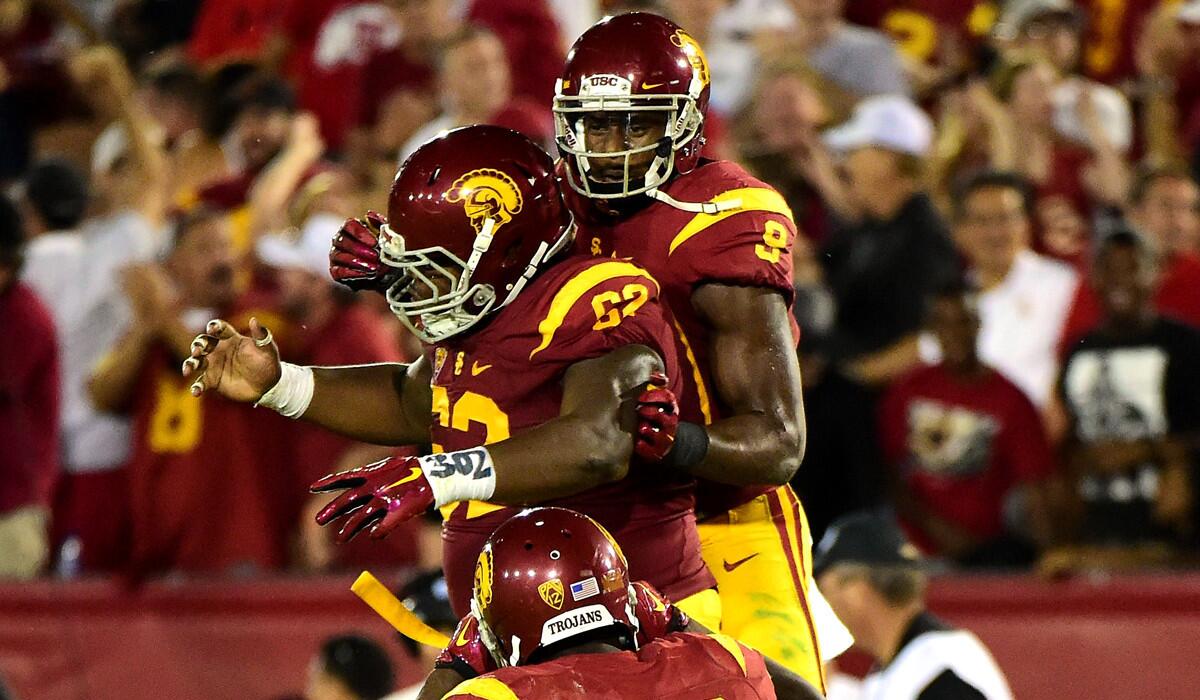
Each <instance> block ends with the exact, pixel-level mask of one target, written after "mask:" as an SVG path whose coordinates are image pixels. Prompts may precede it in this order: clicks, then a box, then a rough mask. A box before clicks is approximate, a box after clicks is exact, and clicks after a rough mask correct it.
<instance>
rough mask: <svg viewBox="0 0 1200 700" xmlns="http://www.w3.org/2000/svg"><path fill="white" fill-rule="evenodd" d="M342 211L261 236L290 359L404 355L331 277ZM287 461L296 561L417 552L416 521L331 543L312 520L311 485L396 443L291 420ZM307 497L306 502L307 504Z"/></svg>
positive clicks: (363, 360)
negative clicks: (390, 531) (367, 440)
mask: <svg viewBox="0 0 1200 700" xmlns="http://www.w3.org/2000/svg"><path fill="white" fill-rule="evenodd" d="M341 223H342V218H341V217H340V216H334V215H332V214H328V213H323V212H317V213H315V214H313V215H312V216H310V217H309V218H308V220H307V221H306V222H305V224H304V226H303V228H302V230H301V232H300V235H299V237H296V236H288V235H286V234H277V235H271V236H266V237H264V238H262V239H261V240H260V241H259V242H258V245H257V252H258V256H259V258H260V259H261V260H262V261H263V262H265V263H266V264H267V265H269V266H271V269H272V272H273V275H274V279H275V286H276V288H277V289H278V292H279V310H280V312H281V313H282V315H283V318H284V323H285V324H286V325H287V327H289V328H292V329H295V330H294V331H293V332H292V334H291V335H290V336H289V338H288V343H287V349H286V354H285V356H284V358H283V359H285V360H286V361H288V362H294V363H302V364H305V365H318V366H335V365H354V364H368V363H372V362H401V361H402V360H403V358H402V357H401V356H400V352H399V348H398V347H397V345H396V343H395V341H394V336H393V335H392V334H391V332H390V329H389V327H388V326H386V325H384V324H383V323H381V322H380V319H379V317H378V316H377V315H376V314H374V313H372V312H371V311H370V310H369V309H368V308H367V307H366V306H364V305H362V304H359V303H355V302H354V300H353V298H352V297H350V296H349V295H348V294H346V291H345V290H343V289H341V288H339V287H335V285H334V283H333V281H332V280H331V279H330V277H329V245H330V240H331V239H332V237H333V234H334V233H335V232H336V231H337V230H338V227H339V226H341ZM287 435H288V439H287V442H288V449H289V450H290V451H291V452H292V453H293V454H294V455H295V457H294V459H291V460H288V462H289V463H290V464H293V465H296V466H295V473H294V474H292V475H289V476H288V477H287V479H288V481H287V483H288V484H290V485H291V486H290V488H289V489H287V490H286V496H287V499H288V508H289V513H288V515H286V516H285V518H284V522H287V523H297V526H296V527H297V529H296V531H295V532H296V537H295V538H294V545H295V549H294V557H293V562H294V563H295V564H297V565H298V566H299V567H301V568H304V569H312V570H321V569H327V568H330V567H350V566H359V567H362V566H385V565H386V566H401V565H411V564H415V563H416V562H417V559H418V545H417V532H418V529H419V527H420V525H419V523H418V522H417V521H414V522H413V523H411V524H410V525H409V526H406V527H404V528H402V530H401V531H400V532H398V533H396V534H397V535H398V536H396V537H391V536H389V537H388V538H387V540H386V541H383V542H357V541H356V542H351V543H349V544H347V545H345V546H341V547H336V548H335V547H334V543H333V540H332V535H333V533H332V532H330V531H328V530H326V529H324V528H321V527H320V526H319V525H317V523H316V521H315V520H314V516H315V515H316V512H317V510H319V509H320V507H321V506H322V505H324V503H325V502H326V500H327V499H326V498H325V497H323V496H318V497H315V498H311V499H306V498H305V496H306V495H307V486H308V484H310V483H312V482H313V481H315V480H317V479H318V478H320V477H322V476H324V475H326V474H331V473H333V472H336V471H341V470H343V469H348V468H350V467H353V466H356V465H361V464H365V463H368V462H373V461H375V460H378V459H384V458H385V457H389V456H391V455H392V454H395V452H396V451H395V450H394V449H391V448H384V447H378V446H372V445H366V444H363V443H359V442H355V441H353V440H348V439H346V438H343V437H340V436H338V435H335V434H334V433H332V432H330V431H328V430H324V429H322V428H319V427H316V426H313V425H310V424H308V423H304V422H300V421H297V422H294V423H289V424H288V426H287ZM306 501H307V503H306Z"/></svg>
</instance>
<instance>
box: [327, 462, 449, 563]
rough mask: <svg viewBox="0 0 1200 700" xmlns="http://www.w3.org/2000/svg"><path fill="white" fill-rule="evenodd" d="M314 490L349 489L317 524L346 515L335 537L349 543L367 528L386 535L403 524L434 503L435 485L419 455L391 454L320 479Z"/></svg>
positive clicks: (373, 535)
mask: <svg viewBox="0 0 1200 700" xmlns="http://www.w3.org/2000/svg"><path fill="white" fill-rule="evenodd" d="M309 489H310V490H311V491H312V492H313V493H324V492H328V491H341V490H343V489H345V492H344V493H342V494H340V495H339V496H338V497H337V498H335V499H333V500H332V501H330V502H329V503H328V504H327V505H326V506H325V507H324V508H322V509H321V511H320V512H319V513H317V523H318V524H320V525H328V524H329V523H331V522H333V521H334V520H338V519H340V518H344V520H343V522H342V527H341V529H339V530H338V532H337V535H335V539H336V540H337V541H338V542H347V541H349V540H350V539H351V538H352V537H354V536H355V535H357V534H358V533H359V532H362V531H363V530H364V529H367V528H370V529H369V530H368V531H367V534H369V535H370V536H371V537H375V538H379V537H384V536H386V535H387V534H388V533H389V532H391V531H392V530H394V529H395V528H396V526H398V525H399V524H400V523H402V522H404V521H406V520H409V519H411V518H414V517H416V516H418V515H420V514H421V513H424V512H425V510H426V509H427V508H429V506H431V505H433V502H434V494H433V488H432V487H431V486H430V485H429V479H427V478H426V477H425V473H424V470H423V469H422V467H421V462H420V461H419V460H418V459H417V458H416V457H389V458H388V459H385V460H381V461H379V462H375V463H373V464H368V465H367V466H365V467H358V468H355V469H348V470H346V471H344V472H338V473H337V474H330V475H329V476H326V477H323V478H321V479H318V480H317V481H315V482H313V484H312V486H310V487H309Z"/></svg>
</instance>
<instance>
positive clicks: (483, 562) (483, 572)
mask: <svg viewBox="0 0 1200 700" xmlns="http://www.w3.org/2000/svg"><path fill="white" fill-rule="evenodd" d="M475 600H476V601H478V602H479V609H480V610H485V609H486V608H487V606H489V605H491V604H492V550H491V548H486V549H484V550H483V551H482V552H480V553H479V559H478V561H476V562H475Z"/></svg>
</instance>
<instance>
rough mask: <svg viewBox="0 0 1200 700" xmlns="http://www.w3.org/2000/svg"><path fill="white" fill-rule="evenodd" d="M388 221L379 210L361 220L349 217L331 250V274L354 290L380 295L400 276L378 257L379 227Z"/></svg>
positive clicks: (370, 212) (336, 235)
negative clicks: (373, 292)
mask: <svg viewBox="0 0 1200 700" xmlns="http://www.w3.org/2000/svg"><path fill="white" fill-rule="evenodd" d="M385 223H387V222H386V221H385V220H384V218H383V216H381V215H380V214H378V213H377V212H373V211H369V212H367V215H366V216H365V217H363V218H362V219H346V222H345V223H343V224H342V227H341V228H340V229H338V232H337V233H336V234H335V235H334V237H333V247H332V248H330V250H329V276H330V277H332V278H333V279H334V281H336V282H340V283H341V284H344V285H345V286H347V287H349V288H350V289H353V290H354V291H356V292H358V291H363V290H367V291H375V292H379V293H380V294H382V293H384V292H386V291H387V290H388V287H390V286H392V284H393V283H394V282H395V281H396V280H397V279H398V278H399V277H400V273H399V271H398V270H394V269H392V268H390V267H388V266H387V265H385V264H384V263H383V261H382V260H380V259H379V230H380V228H381V227H382V226H383V225H384V224H385Z"/></svg>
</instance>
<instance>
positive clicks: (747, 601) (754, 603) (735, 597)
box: [567, 160, 822, 687]
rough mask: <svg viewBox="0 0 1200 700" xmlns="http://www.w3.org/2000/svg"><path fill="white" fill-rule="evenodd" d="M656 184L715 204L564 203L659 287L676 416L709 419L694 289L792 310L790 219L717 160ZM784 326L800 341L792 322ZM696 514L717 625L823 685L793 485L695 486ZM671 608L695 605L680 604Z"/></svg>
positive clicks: (714, 403)
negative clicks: (677, 380)
mask: <svg viewBox="0 0 1200 700" xmlns="http://www.w3.org/2000/svg"><path fill="white" fill-rule="evenodd" d="M660 190H661V191H662V192H665V193H666V194H668V195H670V196H671V197H673V198H674V199H676V200H678V201H680V202H697V203H700V202H711V203H716V204H720V205H721V206H722V210H720V211H717V212H715V213H693V212H689V211H683V210H681V209H678V208H675V207H672V206H669V205H667V204H665V203H662V202H659V201H651V202H650V203H649V204H647V205H646V206H644V207H643V208H642V209H640V210H638V211H636V212H634V213H631V214H626V215H624V216H621V217H619V218H617V217H609V216H606V215H604V214H602V213H600V212H599V211H598V210H597V209H596V208H594V207H593V206H592V204H591V203H590V202H588V201H586V200H585V199H583V198H582V197H581V196H580V195H578V194H577V193H575V192H573V191H572V192H568V193H567V198H568V202H569V203H570V204H571V205H572V209H573V210H574V211H575V212H576V216H577V221H578V223H579V226H580V231H579V234H578V236H577V238H576V245H577V246H578V249H579V251H580V252H586V253H590V254H592V255H598V256H614V257H618V258H625V257H627V258H631V259H633V260H635V261H636V262H637V263H638V264H639V265H642V266H643V267H645V268H646V269H647V270H648V271H649V272H650V274H651V275H653V276H654V278H655V279H657V280H658V281H659V283H660V284H662V294H663V298H664V299H665V300H666V302H667V306H668V307H669V308H670V309H671V312H672V314H673V317H674V320H675V323H676V326H677V330H678V333H677V338H678V343H679V356H680V363H681V364H682V365H683V369H682V372H681V374H682V377H683V380H684V383H685V387H684V392H683V394H681V395H680V398H679V401H680V412H681V415H682V417H683V418H684V420H689V421H692V422H696V423H703V424H708V423H711V422H713V421H715V420H720V419H721V418H722V417H725V416H727V415H728V414H729V409H728V407H726V406H724V405H723V404H722V402H721V399H720V397H719V396H717V395H716V394H715V392H714V391H713V380H712V376H713V372H712V358H711V357H710V355H709V352H710V350H709V349H710V342H711V337H710V336H711V331H710V329H709V327H708V326H707V325H706V324H705V323H704V322H703V321H702V320H701V319H700V318H699V317H698V316H697V314H696V312H695V310H694V309H693V307H692V303H691V297H692V292H693V291H694V290H695V289H696V288H697V287H699V286H701V285H704V284H708V283H716V284H725V285H735V286H747V287H763V288H766V289H771V290H775V291H777V292H779V294H780V295H781V296H782V297H783V299H784V301H785V302H786V303H787V304H788V305H789V306H790V305H791V303H792V298H793V295H794V288H793V284H792V244H793V242H794V241H795V238H796V226H795V224H794V223H793V221H792V213H791V210H790V209H789V208H788V206H787V203H786V202H785V201H784V199H783V197H782V196H781V195H780V194H779V193H778V192H776V191H775V190H774V189H772V188H771V187H770V186H769V185H766V184H764V183H763V182H761V181H759V180H757V179H755V178H754V177H752V176H750V175H749V174H748V173H746V171H745V170H743V169H742V168H741V167H740V166H738V165H736V164H734V163H730V162H727V161H706V160H701V161H700V164H699V165H698V167H696V169H694V170H692V171H690V172H688V173H686V174H683V175H679V176H676V177H675V178H674V179H672V180H671V181H670V182H669V183H667V184H666V185H664V186H662V187H661V188H660ZM792 331H793V336H794V337H795V338H796V339H798V338H799V330H798V328H797V327H796V325H795V322H794V320H793V322H792ZM761 369H762V371H763V372H768V371H770V369H769V368H766V367H763V368H761ZM696 511H697V513H698V514H699V517H700V519H701V525H700V526H699V530H700V536H701V546H702V549H703V554H704V560H705V562H707V564H708V566H709V568H710V569H711V570H712V572H713V575H714V576H715V577H716V579H717V587H718V591H719V593H720V597H721V616H722V618H721V619H722V621H721V631H722V632H724V633H726V634H729V635H731V636H734V637H736V638H738V639H739V640H741V641H743V642H745V643H747V644H749V645H750V646H752V647H754V648H756V649H758V650H760V651H762V652H763V653H765V654H767V655H768V656H770V657H771V658H773V659H775V660H777V661H779V662H780V663H782V664H784V665H786V666H788V667H789V668H792V669H793V670H795V671H796V672H797V673H799V674H801V675H802V676H804V677H805V679H806V680H808V681H809V682H810V683H812V684H813V685H814V686H817V687H822V675H821V663H820V655H819V650H818V647H817V639H816V634H815V632H814V631H813V630H814V627H813V621H812V615H811V613H810V610H809V604H808V585H809V578H810V574H809V571H810V567H811V547H812V544H811V540H812V538H811V535H810V534H809V531H808V523H807V519H806V518H805V515H804V511H803V509H802V508H801V506H800V502H799V500H798V499H797V498H796V495H795V493H793V492H792V489H791V487H788V486H784V487H781V488H774V487H766V486H763V487H749V488H739V487H736V486H729V485H726V484H716V483H705V482H703V481H702V482H700V484H699V485H698V487H697V507H696ZM680 607H681V608H683V609H684V610H685V611H686V612H688V613H689V614H691V613H692V612H693V610H692V609H689V607H688V601H681V602H680Z"/></svg>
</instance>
